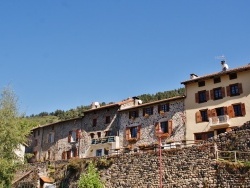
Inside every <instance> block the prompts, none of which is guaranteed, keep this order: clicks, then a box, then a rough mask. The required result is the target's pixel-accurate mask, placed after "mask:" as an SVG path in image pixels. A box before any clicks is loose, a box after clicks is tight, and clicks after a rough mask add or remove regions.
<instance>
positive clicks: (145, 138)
mask: <svg viewBox="0 0 250 188" xmlns="http://www.w3.org/2000/svg"><path fill="white" fill-rule="evenodd" d="M249 80H250V65H249V64H248V65H246V66H243V67H239V68H235V69H223V71H220V72H217V73H214V74H209V75H206V76H197V75H194V74H192V75H191V78H190V79H189V80H187V81H184V82H182V84H184V85H185V90H186V96H179V97H174V98H170V99H164V100H159V101H155V102H151V103H145V104H142V103H141V101H140V100H139V99H138V98H136V97H134V98H129V99H127V100H124V101H121V102H118V103H114V104H109V105H106V106H100V105H99V103H93V104H92V109H90V110H87V111H85V112H84V116H83V117H80V118H75V119H71V120H66V121H61V122H57V123H52V124H49V125H44V126H40V127H36V128H34V129H33V135H32V136H31V144H30V147H29V152H33V153H34V154H35V160H36V161H44V160H61V159H70V158H71V157H80V158H84V157H94V156H102V155H107V154H113V153H116V151H118V150H119V149H121V148H129V149H131V148H135V149H136V148H140V147H141V146H143V145H151V144H154V143H155V142H157V137H156V132H157V131H158V130H159V129H160V128H161V130H162V131H163V132H164V134H163V143H164V147H165V146H166V147H167V148H168V147H171V145H169V144H168V143H174V144H177V143H180V142H183V143H186V144H189V143H193V142H194V141H200V140H206V139H208V138H209V137H212V136H214V135H217V134H220V133H222V132H225V131H230V129H231V128H232V127H235V126H240V125H242V124H244V123H245V122H247V121H249V119H250V114H249V113H248V112H249V111H250V84H249Z"/></svg>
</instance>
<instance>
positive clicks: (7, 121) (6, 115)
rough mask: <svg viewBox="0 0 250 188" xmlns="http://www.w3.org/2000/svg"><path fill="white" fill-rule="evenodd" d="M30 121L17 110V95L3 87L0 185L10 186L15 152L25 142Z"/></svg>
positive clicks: (0, 134) (0, 111)
mask: <svg viewBox="0 0 250 188" xmlns="http://www.w3.org/2000/svg"><path fill="white" fill-rule="evenodd" d="M31 126H32V125H31V123H30V122H28V121H27V120H26V119H25V118H23V115H20V114H19V112H18V106H17V97H16V95H15V93H14V92H13V91H12V90H11V89H10V88H5V89H4V90H3V91H2V93H1V98H0V143H1V144H0V187H4V188H6V187H10V186H11V181H12V179H13V176H14V173H15V170H16V168H18V164H19V159H18V156H17V155H16V153H15V150H18V148H19V146H20V144H24V143H25V142H26V138H27V136H28V134H29V133H30V128H31Z"/></svg>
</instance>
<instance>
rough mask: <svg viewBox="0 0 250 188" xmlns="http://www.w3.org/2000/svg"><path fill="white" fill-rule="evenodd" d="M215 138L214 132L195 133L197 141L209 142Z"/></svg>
mask: <svg viewBox="0 0 250 188" xmlns="http://www.w3.org/2000/svg"><path fill="white" fill-rule="evenodd" d="M213 136H214V132H213V131H211V132H203V133H194V139H195V140H196V141H201V140H207V139H209V138H212V137H213Z"/></svg>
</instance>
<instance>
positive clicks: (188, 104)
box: [182, 61, 250, 143]
mask: <svg viewBox="0 0 250 188" xmlns="http://www.w3.org/2000/svg"><path fill="white" fill-rule="evenodd" d="M221 64H222V65H223V68H222V71H219V72H216V73H213V74H208V75H205V76H197V75H195V74H191V75H190V79H189V80H187V81H184V82H182V84H184V85H185V90H186V99H185V111H186V118H187V122H186V123H187V124H186V140H188V142H189V143H191V142H193V141H200V140H207V139H208V138H210V137H213V136H214V135H218V134H220V133H224V132H226V131H230V130H231V128H232V127H236V126H240V125H243V124H244V123H245V122H247V121H249V120H250V113H249V112H250V84H249V81H250V64H248V65H245V66H242V67H238V68H233V69H228V66H227V65H226V63H225V61H222V62H221Z"/></svg>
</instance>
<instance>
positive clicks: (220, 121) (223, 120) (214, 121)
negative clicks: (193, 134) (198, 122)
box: [209, 115, 229, 126]
mask: <svg viewBox="0 0 250 188" xmlns="http://www.w3.org/2000/svg"><path fill="white" fill-rule="evenodd" d="M209 125H210V126H217V125H229V116H228V115H222V116H214V117H210V118H209Z"/></svg>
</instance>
